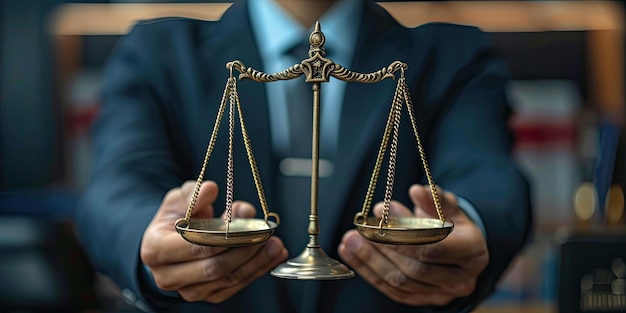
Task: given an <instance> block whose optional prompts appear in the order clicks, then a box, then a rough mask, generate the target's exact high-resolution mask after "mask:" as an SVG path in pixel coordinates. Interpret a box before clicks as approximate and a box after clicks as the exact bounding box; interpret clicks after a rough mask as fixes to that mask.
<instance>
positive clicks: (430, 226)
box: [175, 22, 454, 280]
mask: <svg viewBox="0 0 626 313" xmlns="http://www.w3.org/2000/svg"><path fill="white" fill-rule="evenodd" d="M324 41H325V37H324V34H323V33H322V31H321V28H320V24H319V22H318V23H316V24H315V29H314V31H313V32H312V33H311V35H310V36H309V42H310V48H309V52H308V54H309V58H307V59H304V60H303V61H302V62H300V63H299V64H295V65H293V66H291V67H289V68H288V69H285V70H283V71H281V72H278V73H274V74H267V73H263V72H260V71H258V70H255V69H253V68H250V67H246V66H245V65H244V64H243V63H242V62H240V61H238V60H237V61H232V62H228V63H227V64H226V68H227V69H228V70H229V72H230V76H229V78H228V80H227V83H226V87H225V90H224V94H223V97H222V100H221V103H220V107H219V110H218V115H217V118H216V121H215V125H214V127H213V132H212V134H211V138H210V141H209V144H208V148H207V151H206V154H205V156H204V161H203V164H202V168H201V170H200V174H199V176H198V179H197V181H196V185H195V189H194V192H193V195H192V198H191V200H190V202H189V206H188V209H187V212H186V214H185V217H184V218H181V219H179V220H177V221H176V223H175V227H176V230H177V231H178V232H179V233H180V235H181V236H182V237H183V238H184V239H185V240H187V241H189V242H191V243H194V244H199V245H207V246H220V247H242V246H248V245H254V244H260V243H263V242H264V241H266V240H267V239H269V238H270V237H271V236H272V234H273V233H274V230H275V229H276V228H277V227H278V225H279V224H280V218H279V216H278V214H276V213H274V212H270V210H269V208H268V205H267V201H266V199H265V194H264V190H263V185H262V183H261V177H260V175H259V171H258V168H257V165H256V161H255V159H254V154H253V153H252V148H251V140H250V137H249V136H248V132H247V129H246V126H245V123H244V118H243V115H242V107H241V104H240V102H239V96H238V94H237V78H235V77H234V76H233V72H234V70H237V71H238V72H239V73H240V74H239V77H238V78H239V79H240V80H243V79H251V80H254V81H257V82H263V83H265V82H273V81H278V80H290V79H295V78H298V77H300V76H302V75H304V76H305V78H306V82H308V83H311V85H312V89H313V129H312V132H313V136H312V156H311V160H312V162H311V213H310V215H309V226H308V234H309V243H308V244H307V245H306V247H305V248H304V251H303V252H302V253H301V254H300V255H299V256H297V257H295V258H293V259H290V260H288V261H287V262H285V263H283V264H280V265H279V266H278V267H276V268H275V269H274V270H272V272H271V274H272V275H273V276H276V277H280V278H289V279H304V280H311V279H315V280H333V279H344V278H350V277H353V276H354V272H353V271H352V270H350V269H349V268H348V267H347V266H345V265H344V264H342V263H340V262H338V261H336V260H334V259H332V258H330V257H329V256H328V255H327V254H326V253H325V252H324V250H323V249H322V248H321V246H320V245H319V243H318V235H319V234H320V225H319V219H318V179H319V153H318V152H319V133H320V91H321V90H320V89H321V83H323V82H328V81H329V78H330V77H331V76H332V77H334V78H336V79H340V80H343V81H347V82H359V83H376V82H379V81H381V80H383V79H386V78H391V79H395V78H396V77H395V73H396V72H398V71H399V72H400V75H399V78H398V80H397V85H396V89H395V94H394V96H393V99H392V103H391V108H390V111H389V116H388V118H387V122H386V126H385V130H384V134H383V136H382V141H381V144H380V148H379V150H378V155H377V157H376V163H375V166H374V170H373V172H372V175H371V178H370V181H369V185H368V189H367V192H366V194H365V199H364V202H363V207H362V209H361V212H357V213H356V215H355V216H354V225H355V227H356V228H357V230H358V232H359V233H360V234H361V236H363V237H364V238H366V239H368V240H370V241H373V242H378V243H384V244H397V245H417V244H429V243H435V242H438V241H441V240H443V239H444V238H446V237H447V236H448V234H449V233H450V232H451V231H452V229H453V228H454V223H453V222H452V221H451V220H450V219H447V218H445V217H444V214H443V210H442V208H441V200H440V196H439V194H438V193H437V189H436V187H435V183H434V181H433V178H432V175H431V173H430V170H429V168H428V163H427V161H426V156H425V153H424V149H423V147H422V143H421V140H420V137H419V133H418V130H417V124H416V121H415V120H416V119H415V113H414V110H413V105H412V102H411V98H410V95H409V89H408V87H407V85H406V80H405V77H404V72H405V70H407V68H408V66H407V64H405V63H402V62H400V61H394V62H393V63H391V64H390V65H389V66H387V67H384V68H382V69H380V70H378V71H376V72H372V73H367V74H363V73H357V72H353V71H350V70H348V69H346V68H344V67H343V66H341V65H339V64H336V63H334V62H333V61H332V60H330V59H327V58H326V57H325V55H326V51H325V49H324ZM227 104H228V105H227ZM403 104H406V108H407V111H408V114H409V117H410V120H411V125H412V127H413V133H414V135H415V139H416V141H417V148H418V150H419V154H420V158H421V162H422V166H423V169H424V173H425V175H426V178H427V180H428V184H429V186H430V191H431V194H432V198H433V201H434V205H435V208H436V211H437V215H438V218H420V217H393V216H389V209H390V202H391V197H392V191H393V182H394V177H395V162H396V155H397V146H398V129H399V126H400V125H399V124H400V116H401V112H402V107H403ZM227 106H228V113H229V147H228V151H229V152H228V164H227V169H226V170H227V179H226V197H225V198H226V204H225V212H224V218H223V219H222V218H208V219H195V218H191V215H192V213H193V210H194V206H195V203H196V200H197V197H198V193H199V190H200V186H201V184H202V180H203V178H204V173H205V169H206V166H207V163H208V161H209V158H210V156H211V153H212V151H213V149H214V147H215V142H216V138H217V133H218V129H219V127H220V122H221V120H222V117H223V116H224V113H225V111H226V107H227ZM235 115H238V120H239V124H240V127H241V133H242V136H243V142H244V145H245V149H246V153H247V157H248V161H249V164H250V169H251V171H252V177H253V180H254V184H255V187H256V191H257V195H258V198H259V202H260V204H261V209H262V210H263V215H264V218H263V219H260V218H232V204H233V147H232V146H233V134H234V125H235V124H236V122H235ZM390 141H391V146H390V147H389V159H388V160H389V164H388V168H387V177H386V188H385V193H384V200H383V212H382V216H381V217H380V218H378V217H374V216H369V211H370V208H371V205H372V200H373V197H374V190H375V188H376V184H377V181H378V178H379V174H380V170H381V167H382V165H383V164H382V163H383V159H384V156H385V154H386V152H387V148H388V146H389V144H390ZM270 218H273V221H272V220H270Z"/></svg>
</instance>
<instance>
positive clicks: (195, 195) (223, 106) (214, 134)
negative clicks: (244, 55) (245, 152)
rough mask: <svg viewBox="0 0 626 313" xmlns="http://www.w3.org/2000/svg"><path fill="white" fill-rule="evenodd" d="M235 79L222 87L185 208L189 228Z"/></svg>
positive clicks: (231, 79)
mask: <svg viewBox="0 0 626 313" xmlns="http://www.w3.org/2000/svg"><path fill="white" fill-rule="evenodd" d="M234 81H235V78H234V77H232V73H231V76H230V77H229V78H228V80H227V81H226V87H224V94H223V95H222V101H221V102H220V107H219V109H218V111H217V118H216V119H215V125H213V132H212V133H211V139H210V140H209V145H208V147H207V150H206V153H205V154H204V160H203V161H202V169H200V174H199V175H198V179H197V180H196V186H195V187H194V190H193V195H192V196H191V201H189V206H188V207H187V212H186V213H185V222H186V223H187V226H189V220H190V219H191V214H192V213H193V210H194V208H195V206H196V201H197V200H198V193H199V192H200V186H202V180H203V179H204V172H205V171H206V166H207V164H208V163H209V157H210V156H211V153H213V150H214V149H215V142H216V141H217V132H218V130H219V128H220V124H221V121H222V116H224V111H225V110H226V97H228V95H229V94H230V91H231V88H232V84H233V83H234Z"/></svg>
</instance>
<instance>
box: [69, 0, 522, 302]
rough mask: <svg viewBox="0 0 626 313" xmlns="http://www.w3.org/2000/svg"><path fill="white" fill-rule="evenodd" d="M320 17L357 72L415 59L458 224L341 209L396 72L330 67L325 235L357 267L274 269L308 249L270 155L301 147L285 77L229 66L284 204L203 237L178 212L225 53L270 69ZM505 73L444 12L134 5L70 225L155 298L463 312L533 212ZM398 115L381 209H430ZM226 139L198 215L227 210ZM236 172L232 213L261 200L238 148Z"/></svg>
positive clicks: (423, 129) (361, 185)
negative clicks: (269, 228)
mask: <svg viewBox="0 0 626 313" xmlns="http://www.w3.org/2000/svg"><path fill="white" fill-rule="evenodd" d="M316 20H320V22H321V25H322V31H324V33H325V34H326V48H327V50H328V57H329V58H331V59H333V60H334V61H335V62H336V63H339V64H343V65H344V66H345V67H347V68H349V69H351V70H353V71H357V72H362V73H368V72H372V71H376V70H378V69H380V68H381V67H384V66H387V65H389V64H390V63H391V62H392V61H394V60H402V61H403V62H406V63H407V64H408V66H409V69H408V71H407V72H406V77H407V83H408V86H409V89H410V92H411V95H412V99H413V104H414V110H415V112H416V116H417V123H418V126H419V127H420V133H421V135H422V136H423V138H422V139H423V142H424V145H425V149H426V153H427V157H428V158H429V161H430V165H431V170H432V174H433V177H434V180H435V182H436V183H437V184H438V185H439V186H440V187H441V188H442V190H445V192H442V199H443V209H444V212H445V214H446V216H447V217H450V218H451V219H452V220H453V221H454V222H455V228H454V230H453V231H452V233H451V234H450V235H449V236H448V237H447V238H446V239H444V240H443V241H441V242H439V243H436V244H431V245H423V246H392V245H382V244H374V243H372V242H369V241H367V240H365V239H363V238H362V237H360V236H359V235H358V233H356V231H355V230H354V226H353V225H352V219H353V216H354V214H355V213H356V212H358V211H360V205H361V203H362V201H363V196H364V194H365V190H366V188H367V184H368V180H369V174H370V173H371V169H372V166H373V164H374V159H375V154H376V151H377V149H378V144H379V143H380V138H381V136H382V130H383V128H384V123H385V119H386V116H387V113H388V111H389V105H390V103H391V98H392V96H393V92H394V88H395V81H393V80H386V81H383V82H380V83H377V84H375V85H365V84H358V83H349V84H346V83H345V82H340V81H338V80H335V79H331V82H329V83H324V84H323V90H324V91H325V93H322V113H321V116H322V117H321V118H322V121H321V122H322V131H321V141H320V142H321V143H320V144H321V146H322V147H321V148H320V149H321V150H320V153H321V156H322V157H323V158H325V159H328V162H329V163H330V164H334V166H333V169H334V170H333V171H332V173H331V174H329V176H328V177H325V178H321V179H320V193H319V194H320V198H319V199H320V201H319V211H320V212H319V214H320V225H321V234H320V239H319V240H320V244H321V245H322V247H323V248H324V250H325V251H328V252H329V254H330V255H331V256H332V257H334V258H338V259H341V260H343V261H344V262H345V263H346V264H347V265H348V266H350V267H351V268H352V269H353V270H355V272H356V273H357V277H356V278H352V279H346V280H336V281H299V280H284V279H278V278H274V277H271V276H270V275H268V272H269V271H270V270H271V269H272V268H274V267H275V266H277V265H278V264H280V263H282V262H284V261H285V260H286V259H287V258H288V257H289V256H292V257H293V256H296V255H298V254H299V253H300V252H301V249H302V248H303V247H304V246H305V245H306V241H307V234H306V231H305V230H306V225H307V216H308V209H307V208H306V207H300V206H296V205H295V203H298V202H299V201H300V200H302V198H303V196H302V195H303V193H302V190H300V189H302V188H296V189H297V190H295V191H294V190H291V189H288V188H292V187H293V186H296V185H297V182H296V183H294V185H292V184H291V182H292V180H287V179H292V178H289V177H284V176H288V174H286V173H285V172H284V171H283V172H281V169H280V162H281V160H283V159H284V158H286V157H291V156H292V155H291V154H292V153H295V152H294V149H295V147H294V144H293V143H292V142H291V141H290V138H289V136H290V135H291V132H290V130H289V129H290V128H289V127H290V125H288V124H289V122H292V121H291V120H288V119H286V118H285V117H286V116H287V113H286V111H285V110H288V109H290V108H291V106H292V105H293V104H292V103H288V104H287V96H286V94H287V93H288V92H289V88H291V87H292V86H290V85H289V83H288V82H276V83H268V84H261V83H256V82H252V81H243V82H239V84H238V91H239V96H240V98H241V103H242V106H243V110H244V114H245V116H247V119H246V121H247V128H248V131H249V133H250V136H251V140H252V145H253V149H254V153H255V156H256V158H257V163H258V167H259V169H260V175H261V177H262V179H263V183H264V186H265V191H266V193H267V197H268V202H269V204H270V209H271V211H274V212H277V213H278V214H279V215H281V217H282V219H281V224H280V226H279V227H278V230H277V232H276V235H275V236H273V237H272V238H270V239H269V240H268V241H267V242H265V243H263V244H260V245H255V246H251V247H244V248H231V249H227V248H215V247H203V246H198V245H193V244H190V243H188V242H186V241H184V240H183V239H182V238H181V236H180V235H179V234H178V233H177V232H176V231H175V229H174V226H173V224H174V221H175V220H176V219H178V218H180V217H182V216H184V214H185V211H186V209H187V203H188V201H189V199H190V194H191V193H192V191H193V187H194V183H193V180H194V179H195V178H196V177H197V175H198V173H199V171H200V165H201V164H202V159H203V157H204V152H205V149H206V144H207V141H208V138H209V136H210V132H211V130H212V126H213V123H214V121H215V120H214V119H215V116H216V114H217V109H218V105H219V100H220V99H221V96H222V92H223V87H224V84H225V82H226V78H227V77H228V72H227V70H226V69H225V68H224V65H225V64H226V63H227V62H229V61H232V60H236V59H237V60H241V61H243V62H244V63H245V64H246V65H247V66H250V67H253V68H257V69H261V70H264V71H265V72H270V73H271V72H274V71H276V70H277V69H279V70H280V69H284V68H285V64H287V65H292V64H294V63H297V62H299V61H300V60H302V59H304V58H306V55H303V56H302V58H300V59H297V58H293V56H291V55H289V54H288V53H286V51H287V50H290V49H291V48H292V47H293V46H294V45H297V44H298V43H299V42H300V40H301V39H302V38H306V36H307V35H308V33H309V31H310V26H311V25H312V24H313V23H314V22H315V21H316ZM301 35H303V36H301ZM333 36H335V37H333ZM507 79H508V73H507V69H506V66H505V64H504V62H503V60H501V59H500V58H498V56H497V54H496V53H495V52H494V49H493V47H492V46H491V45H490V43H489V42H488V40H487V39H486V37H485V35H484V34H483V33H481V32H480V31H479V30H477V29H475V28H473V27H466V26H458V25H447V24H429V25H423V26H420V27H417V28H415V29H407V28H404V27H402V26H400V25H399V24H398V23H397V22H396V21H395V20H394V19H393V18H392V17H391V16H390V15H388V13H387V12H386V11H384V10H383V9H382V8H380V7H379V6H377V5H376V4H375V3H373V2H371V1H366V0H340V1H331V0H328V1H304V0H303V1H286V0H255V1H236V2H235V4H234V5H233V6H232V7H231V8H230V9H229V10H228V11H227V12H226V13H225V14H224V16H223V17H222V19H221V20H220V21H218V22H206V21H197V20H189V19H180V18H170V19H160V20H155V21H145V22H141V23H139V24H138V25H136V26H135V27H134V29H133V30H132V31H131V32H130V34H129V35H127V36H126V37H124V38H122V39H121V41H120V43H119V45H118V46H117V47H116V49H115V50H114V51H113V53H112V55H111V58H110V61H109V63H108V66H107V71H106V79H105V86H104V91H103V98H102V101H103V103H102V111H101V114H100V117H99V120H98V123H97V125H96V127H95V130H94V149H95V162H94V172H93V179H92V182H91V183H90V185H89V187H88V188H87V190H86V191H85V193H84V196H83V198H82V201H81V205H80V208H79V211H78V216H77V225H78V233H79V237H80V238H81V240H82V242H83V243H84V246H85V248H86V250H87V251H88V253H89V255H90V256H91V258H92V260H93V261H94V263H95V264H96V266H97V268H98V269H99V270H101V271H102V272H103V273H105V274H107V275H109V276H111V277H112V278H113V279H114V280H115V282H116V283H117V284H118V285H119V286H120V288H122V290H123V294H124V295H125V296H126V298H127V299H130V300H131V301H134V302H135V303H136V304H138V305H139V306H141V307H144V308H150V309H153V310H156V311H166V310H170V309H173V310H175V311H185V312H186V311H189V312H192V311H205V312H348V311H350V312H352V311H354V312H380V311H382V310H384V311H389V312H469V311H470V310H471V308H473V307H474V306H475V305H476V304H477V303H479V302H480V301H481V300H482V299H484V298H485V297H486V296H488V295H489V294H490V293H491V292H493V290H494V286H495V283H496V282H497V280H498V279H499V277H500V276H501V275H502V273H503V271H504V270H505V268H506V267H507V265H508V263H509V261H510V260H511V259H512V257H513V256H514V255H515V253H517V252H518V251H519V250H520V249H521V247H522V246H523V244H524V243H525V240H526V237H527V234H528V230H529V227H530V220H531V218H530V208H529V195H528V186H527V183H526V181H525V179H524V177H523V176H522V175H521V173H520V171H519V170H518V169H517V168H516V166H515V165H514V162H513V161H512V159H511V155H510V152H511V146H512V143H511V133H510V131H509V130H508V128H507V117H508V115H509V108H508V106H507V102H506V97H505V84H506V83H507ZM304 122H305V121H298V123H304ZM402 125H404V127H401V129H400V135H399V142H400V143H399V146H400V148H399V149H400V150H399V155H398V160H397V165H396V166H397V168H396V172H397V174H396V179H395V185H394V186H395V187H394V188H395V192H394V195H393V198H394V200H395V201H394V202H393V203H392V205H391V213H392V214H393V215H407V216H412V215H417V216H422V217H423V216H434V217H436V213H435V211H434V208H433V200H432V198H431V195H430V191H429V189H428V186H427V185H426V186H425V185H424V184H425V177H424V174H423V171H422V167H421V163H420V157H419V153H418V152H417V149H416V148H415V138H414V137H413V134H412V130H411V127H410V123H409V122H408V120H407V119H406V113H405V114H404V117H403V119H402ZM303 127H308V126H303ZM227 140H228V139H227V136H224V135H222V136H221V137H219V139H218V142H217V144H216V147H215V151H214V152H213V155H212V157H211V160H210V162H209V164H208V167H207V171H206V175H205V177H206V179H207V180H208V181H207V182H205V183H203V185H202V187H201V189H200V193H199V196H198V202H197V205H196V210H195V214H196V216H198V217H207V216H214V215H219V214H220V213H221V208H222V203H223V195H222V192H220V190H219V189H218V186H219V188H221V189H222V190H223V189H225V186H226V183H225V182H226V173H225V172H226V171H225V170H224V169H225V165H226V154H227V153H226V149H227ZM239 140H240V139H239ZM309 143H310V141H309V142H305V143H304V144H305V145H310V144H309ZM234 161H235V164H246V160H245V150H243V144H242V143H241V141H235V160H234ZM294 179H295V180H296V181H297V180H298V179H299V178H294ZM304 179H308V178H304ZM185 181H187V182H185ZM235 181H236V186H238V189H236V192H235V197H236V198H237V199H238V200H239V201H237V202H236V203H235V204H234V205H233V214H234V216H235V217H253V216H255V215H259V214H260V212H259V210H256V209H255V207H258V204H257V202H255V201H256V199H257V194H256V191H255V190H254V187H253V186H254V185H253V183H252V178H251V175H250V174H249V172H248V171H247V170H246V167H245V166H242V167H241V168H239V167H237V168H236V171H235ZM285 181H288V182H290V183H285ZM306 188H308V186H307V187H306ZM379 189H383V188H379ZM304 194H306V193H304ZM380 195H382V192H381V190H378V191H377V193H376V198H375V199H381V197H380ZM380 209H381V206H380V205H377V206H376V208H375V209H374V211H375V213H376V214H378V215H380V211H381V210H380Z"/></svg>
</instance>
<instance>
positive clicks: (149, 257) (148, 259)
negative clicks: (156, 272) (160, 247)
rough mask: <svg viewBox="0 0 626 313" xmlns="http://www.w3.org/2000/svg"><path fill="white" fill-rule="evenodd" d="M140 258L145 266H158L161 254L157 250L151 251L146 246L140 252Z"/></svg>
mask: <svg viewBox="0 0 626 313" xmlns="http://www.w3.org/2000/svg"><path fill="white" fill-rule="evenodd" d="M139 257H140V258H141V261H142V262H143V263H144V264H146V265H148V266H153V265H156V264H158V261H159V252H158V251H157V250H156V249H150V248H148V247H146V246H145V245H142V246H141V249H140V251H139Z"/></svg>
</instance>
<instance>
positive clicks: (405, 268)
mask: <svg viewBox="0 0 626 313" xmlns="http://www.w3.org/2000/svg"><path fill="white" fill-rule="evenodd" d="M378 248H379V249H380V250H381V252H382V253H383V254H384V255H385V256H387V258H389V260H391V262H393V264H394V265H395V266H396V267H397V268H398V269H399V271H400V273H396V275H398V276H404V277H405V278H403V279H407V280H413V281H417V282H420V283H424V284H427V285H432V286H436V287H438V288H439V289H440V290H441V292H443V293H446V294H449V295H454V296H455V297H462V296H467V295H469V294H470V293H471V292H472V291H473V290H474V287H475V285H476V276H475V273H473V272H472V271H466V270H465V269H464V268H462V267H459V266H453V265H446V264H438V263H428V262H423V261H420V260H416V259H414V258H411V257H407V256H406V255H404V254H402V253H400V252H398V251H396V250H394V249H388V247H387V245H380V246H379V247H378ZM465 261H466V262H471V260H468V259H465Z"/></svg>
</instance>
